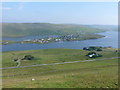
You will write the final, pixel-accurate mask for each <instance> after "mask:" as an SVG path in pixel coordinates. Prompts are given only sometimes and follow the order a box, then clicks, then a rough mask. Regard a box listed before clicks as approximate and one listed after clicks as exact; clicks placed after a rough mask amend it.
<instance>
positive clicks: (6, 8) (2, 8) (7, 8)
mask: <svg viewBox="0 0 120 90" xmlns="http://www.w3.org/2000/svg"><path fill="white" fill-rule="evenodd" d="M11 9H12V8H10V7H1V8H0V10H11Z"/></svg>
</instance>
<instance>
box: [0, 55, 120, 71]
mask: <svg viewBox="0 0 120 90" xmlns="http://www.w3.org/2000/svg"><path fill="white" fill-rule="evenodd" d="M115 58H120V57H111V58H103V59H91V60H79V61H71V62H60V63H51V64H38V65H28V66H19V67H5V68H0V69H12V68H24V67H34V66H45V65H58V64H66V63H78V62H90V61H98V60H107V59H115Z"/></svg>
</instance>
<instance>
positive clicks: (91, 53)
mask: <svg viewBox="0 0 120 90" xmlns="http://www.w3.org/2000/svg"><path fill="white" fill-rule="evenodd" d="M83 50H88V51H92V52H89V53H88V54H87V55H86V56H88V57H89V58H96V57H102V55H101V54H97V53H96V51H102V47H96V46H90V47H84V48H83Z"/></svg>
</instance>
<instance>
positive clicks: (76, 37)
mask: <svg viewBox="0 0 120 90" xmlns="http://www.w3.org/2000/svg"><path fill="white" fill-rule="evenodd" d="M81 37H82V36H80V35H64V36H58V37H47V38H38V39H34V40H30V39H29V40H23V41H22V42H21V43H24V42H25V43H41V44H44V43H50V42H59V41H73V40H79V39H80V38H81Z"/></svg>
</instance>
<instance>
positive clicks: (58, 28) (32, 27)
mask: <svg viewBox="0 0 120 90" xmlns="http://www.w3.org/2000/svg"><path fill="white" fill-rule="evenodd" d="M102 31H104V30H102V29H95V28H92V27H88V26H85V25H74V24H50V23H3V24H2V35H3V37H20V36H29V35H32V36H34V35H64V34H76V33H87V34H88V33H97V32H102Z"/></svg>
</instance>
